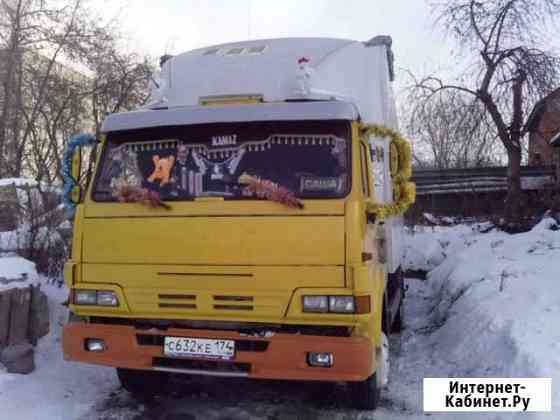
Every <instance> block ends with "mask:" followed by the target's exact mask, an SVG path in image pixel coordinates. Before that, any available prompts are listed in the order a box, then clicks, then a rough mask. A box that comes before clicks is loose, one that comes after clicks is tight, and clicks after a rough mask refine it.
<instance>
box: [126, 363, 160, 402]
mask: <svg viewBox="0 0 560 420" xmlns="http://www.w3.org/2000/svg"><path fill="white" fill-rule="evenodd" d="M117 376H118V377H119V381H120V383H121V385H122V387H123V388H124V389H126V390H127V391H128V392H130V393H131V394H132V395H133V396H134V397H135V398H138V399H140V400H151V399H152V398H154V397H155V396H156V394H158V393H159V392H161V390H162V389H163V387H165V385H166V384H167V382H168V381H169V374H168V373H166V372H155V371H153V370H139V369H124V368H117Z"/></svg>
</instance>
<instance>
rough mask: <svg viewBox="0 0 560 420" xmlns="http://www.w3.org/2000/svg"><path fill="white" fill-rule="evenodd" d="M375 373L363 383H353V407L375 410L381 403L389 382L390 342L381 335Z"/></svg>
mask: <svg viewBox="0 0 560 420" xmlns="http://www.w3.org/2000/svg"><path fill="white" fill-rule="evenodd" d="M375 362H376V368H375V373H374V374H373V375H371V376H370V377H369V378H367V379H366V380H365V381H362V382H351V383H350V392H351V393H352V403H353V407H354V408H357V409H359V410H375V409H376V408H377V405H378V403H379V399H380V395H381V389H382V388H384V387H386V386H387V383H388V382H389V340H388V338H387V336H386V335H385V334H384V333H381V337H380V342H379V345H378V346H377V347H376V349H375Z"/></svg>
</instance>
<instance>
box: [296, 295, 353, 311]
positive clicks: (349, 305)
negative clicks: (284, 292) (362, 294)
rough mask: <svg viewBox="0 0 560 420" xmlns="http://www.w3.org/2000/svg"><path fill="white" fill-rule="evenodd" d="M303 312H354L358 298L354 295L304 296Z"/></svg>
mask: <svg viewBox="0 0 560 420" xmlns="http://www.w3.org/2000/svg"><path fill="white" fill-rule="evenodd" d="M303 312H333V313H339V314H353V313H355V312H356V300H355V297H354V296H303Z"/></svg>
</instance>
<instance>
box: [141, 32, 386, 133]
mask: <svg viewBox="0 0 560 420" xmlns="http://www.w3.org/2000/svg"><path fill="white" fill-rule="evenodd" d="M391 80H392V52H391V39H390V37H387V36H380V37H375V38H373V39H371V40H370V41H367V42H360V41H352V40H345V39H331V38H280V39H265V40H255V41H245V42H236V43H230V44H222V45H215V46H210V47H207V48H200V49H196V50H193V51H189V52H185V53H182V54H179V55H177V56H175V57H171V58H170V59H168V60H167V61H165V63H164V64H163V66H162V69H161V73H160V75H159V80H157V81H156V84H154V88H153V90H152V102H151V103H150V104H149V105H148V106H147V107H148V108H151V109H153V108H161V107H165V108H169V109H172V108H179V107H186V106H191V107H194V106H198V105H201V104H203V103H204V102H211V100H212V98H219V97H228V96H241V97H258V98H259V99H260V100H262V101H263V102H268V103H270V102H283V101H291V100H308V101H310V100H311V101H325V100H327V101H344V102H348V103H352V104H354V105H355V106H356V107H357V108H358V112H359V114H360V115H361V117H362V119H363V120H364V121H365V122H372V123H375V122H377V123H386V121H387V116H388V111H387V108H388V107H389V106H391V101H392V97H391V95H392V93H391V92H390V90H391V87H390V81H391Z"/></svg>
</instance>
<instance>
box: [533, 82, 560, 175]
mask: <svg viewBox="0 0 560 420" xmlns="http://www.w3.org/2000/svg"><path fill="white" fill-rule="evenodd" d="M544 101H545V102H544V108H543V110H542V113H541V115H540V117H539V121H538V124H536V127H535V128H534V129H533V130H531V132H530V133H529V166H542V165H546V166H548V165H554V164H555V163H556V158H555V155H557V154H555V153H553V148H552V147H551V146H550V139H551V138H552V137H554V135H556V134H557V133H558V132H559V131H560V89H558V90H556V91H554V92H553V93H552V94H551V95H549V96H548V97H547V98H545V100H544Z"/></svg>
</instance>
